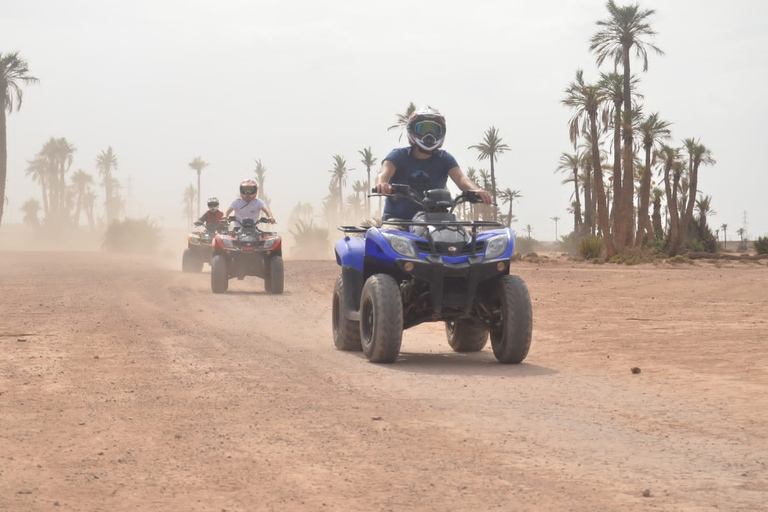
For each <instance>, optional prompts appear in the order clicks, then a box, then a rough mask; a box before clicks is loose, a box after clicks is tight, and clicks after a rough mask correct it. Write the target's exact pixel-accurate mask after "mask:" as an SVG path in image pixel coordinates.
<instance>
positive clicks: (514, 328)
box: [491, 275, 533, 364]
mask: <svg viewBox="0 0 768 512" xmlns="http://www.w3.org/2000/svg"><path fill="white" fill-rule="evenodd" d="M492 306H493V309H494V310H497V311H498V312H499V315H500V316H501V323H500V328H499V329H497V330H495V331H491V346H492V347H493V355H494V356H496V359H498V360H499V362H501V363H505V364H510V363H511V364H517V363H519V362H521V361H522V360H523V359H525V358H526V356H527V355H528V350H529V349H530V348H531V335H532V332H533V309H532V307H531V296H530V295H529V294H528V287H527V286H526V285H525V282H524V281H523V280H522V279H520V278H519V277H517V276H512V275H505V276H501V277H499V278H498V282H497V283H496V288H495V289H494V291H493V296H492Z"/></svg>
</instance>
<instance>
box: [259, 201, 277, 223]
mask: <svg viewBox="0 0 768 512" xmlns="http://www.w3.org/2000/svg"><path fill="white" fill-rule="evenodd" d="M261 209H262V211H263V212H264V213H266V214H267V216H268V217H269V221H270V222H271V223H272V224H274V223H275V216H274V215H272V211H271V210H270V209H269V206H267V205H266V204H265V205H264V206H262V207H261Z"/></svg>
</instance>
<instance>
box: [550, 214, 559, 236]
mask: <svg viewBox="0 0 768 512" xmlns="http://www.w3.org/2000/svg"><path fill="white" fill-rule="evenodd" d="M549 219H550V220H553V221H555V242H557V221H559V220H560V217H558V216H557V215H555V216H554V217H550V218H549Z"/></svg>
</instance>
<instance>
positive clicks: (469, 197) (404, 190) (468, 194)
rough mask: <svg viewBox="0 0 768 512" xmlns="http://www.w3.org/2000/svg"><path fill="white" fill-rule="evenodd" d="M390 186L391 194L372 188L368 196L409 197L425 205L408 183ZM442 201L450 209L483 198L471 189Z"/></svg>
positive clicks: (480, 200) (473, 202) (478, 202)
mask: <svg viewBox="0 0 768 512" xmlns="http://www.w3.org/2000/svg"><path fill="white" fill-rule="evenodd" d="M390 186H391V187H392V193H391V194H381V193H379V191H378V190H377V189H376V188H373V189H371V194H369V195H368V197H393V198H396V199H409V200H411V201H413V202H414V203H416V204H418V205H419V206H422V207H423V206H425V204H424V199H425V198H419V197H418V196H417V195H416V193H415V192H414V191H413V190H411V186H410V185H400V184H390ZM425 194H426V193H425ZM444 202H447V203H449V204H441V206H445V207H450V208H451V209H453V208H454V207H456V206H458V205H459V204H461V203H472V204H480V203H482V202H483V198H482V197H480V194H478V193H477V192H475V191H473V190H465V191H463V192H462V193H461V194H459V195H457V196H456V197H454V198H452V199H450V201H444ZM490 206H497V204H496V203H491V204H490Z"/></svg>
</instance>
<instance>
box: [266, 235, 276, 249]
mask: <svg viewBox="0 0 768 512" xmlns="http://www.w3.org/2000/svg"><path fill="white" fill-rule="evenodd" d="M275 242H277V238H276V237H272V238H267V239H266V240H265V241H264V248H265V249H269V248H271V247H272V246H273V245H275Z"/></svg>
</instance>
